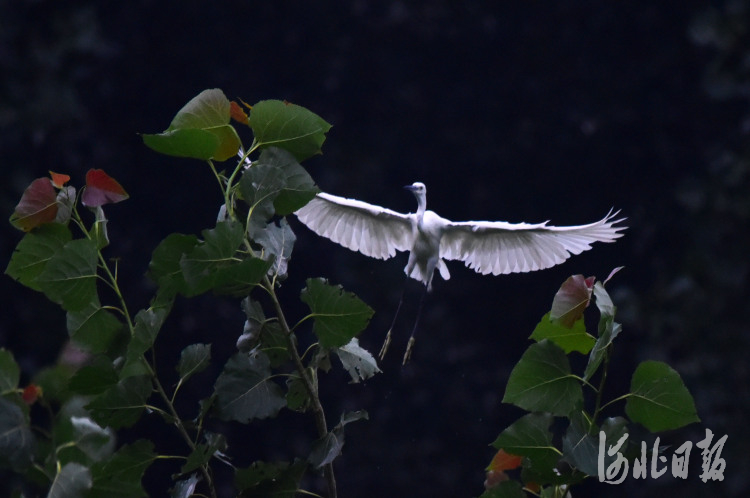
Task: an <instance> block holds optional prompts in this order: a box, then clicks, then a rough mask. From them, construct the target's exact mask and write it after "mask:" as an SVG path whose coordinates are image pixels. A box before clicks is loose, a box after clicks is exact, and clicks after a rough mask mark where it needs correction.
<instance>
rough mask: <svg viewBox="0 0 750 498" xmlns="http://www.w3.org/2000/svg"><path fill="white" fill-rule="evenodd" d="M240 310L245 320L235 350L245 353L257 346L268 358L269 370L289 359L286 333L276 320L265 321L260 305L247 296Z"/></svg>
mask: <svg viewBox="0 0 750 498" xmlns="http://www.w3.org/2000/svg"><path fill="white" fill-rule="evenodd" d="M242 310H243V311H244V312H245V315H246V316H247V320H246V321H245V326H244V328H243V330H242V335H241V336H240V337H239V338H238V339H237V349H239V350H240V352H243V353H247V352H249V351H250V350H252V349H253V348H255V347H256V346H258V345H259V346H260V347H259V348H258V349H260V350H261V351H263V353H265V354H266V355H267V356H268V359H269V360H270V362H271V368H276V367H278V366H280V365H282V364H283V363H285V362H286V361H287V360H289V359H291V355H290V353H289V343H288V341H287V337H286V333H285V332H284V331H283V330H282V329H281V326H280V325H279V324H278V322H277V321H276V320H268V319H266V317H265V315H264V314H263V308H262V307H261V305H260V303H258V302H257V301H254V300H252V299H251V298H250V297H249V296H248V297H246V298H245V299H243V300H242ZM292 337H294V336H292Z"/></svg>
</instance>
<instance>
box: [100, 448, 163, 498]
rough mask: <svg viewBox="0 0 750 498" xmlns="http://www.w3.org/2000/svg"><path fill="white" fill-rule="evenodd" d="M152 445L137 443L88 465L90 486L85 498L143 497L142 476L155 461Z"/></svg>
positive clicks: (144, 492) (144, 493)
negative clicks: (91, 480)
mask: <svg viewBox="0 0 750 498" xmlns="http://www.w3.org/2000/svg"><path fill="white" fill-rule="evenodd" d="M153 448H154V445H153V444H152V443H151V442H150V441H144V440H139V441H136V442H135V443H133V444H130V445H125V446H123V447H122V448H120V449H119V450H118V451H117V452H116V453H115V454H114V455H112V456H111V457H110V458H109V459H108V460H106V461H103V462H97V463H95V464H94V465H92V466H91V476H92V479H93V486H92V488H91V491H90V492H89V493H88V494H87V495H86V498H136V497H140V496H147V494H146V491H144V489H143V486H142V485H141V480H142V479H143V474H144V472H145V471H146V469H147V468H148V466H149V465H151V463H152V462H153V461H154V460H155V459H156V455H154V450H153Z"/></svg>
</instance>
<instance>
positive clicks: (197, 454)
mask: <svg viewBox="0 0 750 498" xmlns="http://www.w3.org/2000/svg"><path fill="white" fill-rule="evenodd" d="M205 439H206V442H205V443H201V444H198V445H196V447H195V450H193V451H192V452H191V453H190V455H188V459H187V462H185V465H183V466H182V468H181V469H180V473H181V474H187V473H188V472H192V471H193V470H195V469H197V468H198V467H200V466H201V465H204V464H206V463H208V461H209V460H211V457H213V456H214V455H215V454H216V453H222V452H224V451H226V450H227V440H226V438H225V437H224V436H223V435H222V434H216V433H213V432H207V433H206V434H205Z"/></svg>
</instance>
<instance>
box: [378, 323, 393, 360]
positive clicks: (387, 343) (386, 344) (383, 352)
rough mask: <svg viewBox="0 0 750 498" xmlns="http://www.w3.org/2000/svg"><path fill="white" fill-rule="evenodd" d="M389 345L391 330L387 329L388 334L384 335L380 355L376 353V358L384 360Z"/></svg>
mask: <svg viewBox="0 0 750 498" xmlns="http://www.w3.org/2000/svg"><path fill="white" fill-rule="evenodd" d="M390 345H391V329H388V333H387V334H386V335H385V341H383V347H382V348H380V353H378V358H380V361H383V358H385V353H387V352H388V346H390Z"/></svg>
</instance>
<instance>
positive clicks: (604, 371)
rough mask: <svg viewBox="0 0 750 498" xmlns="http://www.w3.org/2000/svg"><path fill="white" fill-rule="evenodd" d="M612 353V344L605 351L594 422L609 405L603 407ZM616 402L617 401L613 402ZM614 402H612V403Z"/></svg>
mask: <svg viewBox="0 0 750 498" xmlns="http://www.w3.org/2000/svg"><path fill="white" fill-rule="evenodd" d="M611 352H612V344H611V343H610V344H609V345H607V349H606V350H605V351H604V364H603V365H602V377H601V379H599V390H598V391H597V392H596V404H595V405H594V416H593V417H592V419H593V422H596V420H597V419H598V418H599V413H600V412H601V411H602V409H604V408H605V407H606V406H607V405H609V403H606V404H605V405H604V406H602V393H603V392H604V384H605V383H606V382H607V371H608V370H609V355H610V353H611ZM613 401H615V400H613ZM613 401H610V403H612V402H613Z"/></svg>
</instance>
